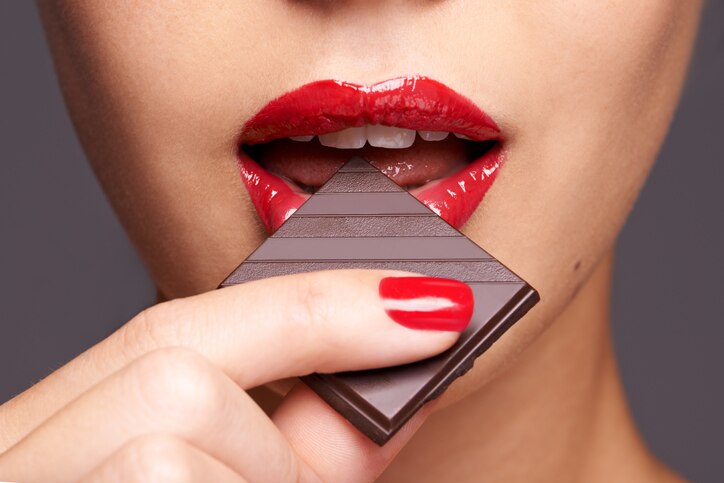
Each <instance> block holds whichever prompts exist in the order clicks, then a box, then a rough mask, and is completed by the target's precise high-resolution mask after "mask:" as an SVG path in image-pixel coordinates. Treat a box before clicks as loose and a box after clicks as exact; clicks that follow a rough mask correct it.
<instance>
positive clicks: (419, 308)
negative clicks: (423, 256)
mask: <svg viewBox="0 0 724 483" xmlns="http://www.w3.org/2000/svg"><path fill="white" fill-rule="evenodd" d="M380 297H381V298H382V306H383V307H384V308H385V312H387V315H389V316H390V318H391V319H392V320H394V321H395V322H397V323H398V324H401V325H404V326H405V327H409V328H411V329H428V330H449V331H456V332H461V331H463V330H465V327H467V326H468V324H469V323H470V318H471V317H472V316H473V305H474V298H473V291H472V290H471V289H470V287H468V286H467V285H466V284H464V283H462V282H459V281H457V280H451V279H447V278H434V277H387V278H383V279H382V280H381V281H380Z"/></svg>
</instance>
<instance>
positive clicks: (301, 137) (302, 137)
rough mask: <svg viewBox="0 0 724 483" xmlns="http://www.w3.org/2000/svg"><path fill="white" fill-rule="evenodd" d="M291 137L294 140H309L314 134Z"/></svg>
mask: <svg viewBox="0 0 724 483" xmlns="http://www.w3.org/2000/svg"><path fill="white" fill-rule="evenodd" d="M289 139H291V140H292V141H302V142H308V141H311V140H312V139H314V136H292V137H290V138H289Z"/></svg>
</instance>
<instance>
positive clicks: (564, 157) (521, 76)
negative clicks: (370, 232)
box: [457, 0, 697, 393]
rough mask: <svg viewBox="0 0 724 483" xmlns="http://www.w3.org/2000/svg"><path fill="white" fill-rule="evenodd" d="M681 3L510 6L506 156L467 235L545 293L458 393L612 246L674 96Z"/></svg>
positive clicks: (541, 320) (514, 347)
mask: <svg viewBox="0 0 724 483" xmlns="http://www.w3.org/2000/svg"><path fill="white" fill-rule="evenodd" d="M542 3H546V5H548V6H550V4H551V3H556V2H542ZM557 3H562V2H557ZM683 4H684V2H673V1H658V0H657V1H655V2H654V1H643V2H572V3H571V4H570V5H568V4H566V5H565V6H561V8H560V9H542V8H541V9H534V8H530V9H520V11H517V10H516V11H515V15H513V14H512V13H511V18H510V19H509V20H510V26H511V28H510V30H511V34H510V38H509V39H508V41H509V43H508V44H507V50H506V52H507V55H506V56H501V57H500V58H499V59H497V60H498V61H499V62H501V64H500V68H501V69H502V72H504V73H505V74H507V77H506V82H505V88H501V89H500V90H499V91H496V94H497V97H499V98H500V99H502V101H500V102H501V103H502V104H503V105H504V106H505V107H507V108H509V110H508V111H507V119H506V120H505V121H504V124H505V125H504V129H507V131H508V132H509V133H510V136H509V139H508V142H507V148H508V160H507V161H506V166H505V168H504V169H503V171H502V172H501V174H500V176H499V178H498V180H497V181H496V184H495V185H494V187H493V189H492V190H491V192H490V193H489V194H488V197H487V198H486V201H485V203H484V206H483V207H482V208H481V209H480V210H478V212H477V213H476V215H475V217H474V218H473V219H471V222H470V223H469V224H468V225H467V226H466V227H465V232H466V234H467V235H468V236H470V237H471V238H473V239H474V240H476V241H477V242H479V243H480V244H481V245H482V246H484V247H485V248H486V249H489V250H490V252H491V253H493V254H494V255H495V256H496V257H498V258H499V259H501V260H502V261H503V262H504V263H507V264H508V265H509V266H511V268H512V269H513V270H515V271H516V272H518V273H520V274H521V275H522V276H523V277H524V278H526V279H527V280H528V281H529V282H530V283H531V284H532V285H533V286H534V287H536V289H538V290H539V292H540V294H541V298H542V302H541V303H540V304H539V306H538V307H536V308H535V309H534V310H533V312H531V314H530V315H529V316H528V317H526V319H524V322H523V323H522V324H519V325H518V326H516V327H515V328H514V329H513V330H511V332H509V334H510V337H509V336H508V335H506V340H505V344H502V342H501V344H502V345H504V346H505V347H504V349H503V350H502V351H501V350H497V351H491V355H490V357H488V362H484V363H482V364H480V365H479V366H480V367H478V366H476V369H475V370H474V371H472V372H471V375H470V376H469V377H467V378H466V380H465V379H464V380H462V381H461V382H460V387H459V388H458V389H457V392H458V393H464V392H467V391H469V390H472V389H473V388H474V387H475V386H477V385H480V384H483V383H484V382H485V381H487V380H489V378H490V377H492V374H493V373H494V372H495V369H496V368H498V369H499V367H502V365H504V364H503V363H504V362H505V361H506V360H508V359H509V358H510V357H512V355H513V354H516V353H518V352H520V351H521V350H523V349H524V348H525V347H527V346H528V345H529V344H530V343H532V341H533V340H535V339H536V338H537V337H538V336H539V335H540V334H541V333H542V332H543V331H544V330H545V329H546V328H547V327H548V326H550V324H551V323H552V322H553V321H554V320H555V319H556V318H557V317H558V316H559V315H560V313H561V312H562V311H563V310H564V309H565V307H566V306H567V305H568V304H569V302H570V301H571V299H572V298H573V297H574V296H575V294H576V293H577V291H578V290H579V289H580V288H581V286H583V285H584V284H585V283H586V282H587V280H588V279H589V277H590V275H591V273H592V271H593V270H594V268H595V267H596V265H597V264H598V263H599V261H600V260H601V259H602V258H603V257H604V256H605V255H606V254H607V253H609V252H610V251H611V250H612V248H613V245H614V243H615V238H616V236H617V235H618V232H619V230H620V228H621V226H622V225H623V222H624V221H625V218H626V216H627V215H628V213H629V211H630V209H631V206H632V204H633V202H634V200H635V198H636V196H637V195H638V192H639V190H640V188H641V186H642V184H643V182H644V180H645V178H646V175H647V173H648V171H649V169H650V167H651V166H652V164H653V161H654V159H655V157H656V154H657V152H658V149H659V147H660V145H661V143H662V140H663V137H664V135H665V133H666V130H667V128H668V125H669V122H670V119H671V115H672V113H673V110H674V108H675V105H676V102H677V100H678V96H679V91H680V88H681V84H682V81H683V77H684V73H685V68H686V63H687V60H688V56H689V53H690V49H691V46H692V43H693V34H694V32H695V26H696V18H697V17H696V13H697V9H696V8H692V7H691V5H690V4H688V5H686V6H683ZM513 17H515V18H513ZM511 341H512V342H511ZM486 357H487V355H486ZM466 384H467V386H466Z"/></svg>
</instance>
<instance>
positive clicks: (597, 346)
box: [381, 254, 670, 482]
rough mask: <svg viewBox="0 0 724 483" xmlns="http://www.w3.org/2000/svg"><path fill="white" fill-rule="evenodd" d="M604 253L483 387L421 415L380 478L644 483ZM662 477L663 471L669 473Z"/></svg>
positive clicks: (644, 456)
mask: <svg viewBox="0 0 724 483" xmlns="http://www.w3.org/2000/svg"><path fill="white" fill-rule="evenodd" d="M612 266H613V255H612V254H611V255H609V256H608V257H606V258H605V259H604V260H603V261H602V262H601V264H600V265H599V266H598V267H597V268H596V270H595V272H594V274H593V275H592V276H591V278H590V279H589V281H588V282H587V283H586V284H585V285H584V286H583V287H582V288H581V290H580V291H579V292H578V294H577V295H576V296H575V298H574V299H573V300H572V301H571V303H570V304H569V305H568V307H567V308H566V309H565V311H564V312H563V313H562V314H561V315H560V316H559V317H558V319H557V320H556V321H555V322H554V323H553V324H552V325H551V326H550V327H549V328H548V330H547V331H546V332H545V333H544V334H542V335H541V336H540V337H539V338H538V339H537V340H536V341H535V342H534V343H533V344H532V345H531V346H530V347H529V348H527V349H526V351H525V352H524V353H523V354H521V356H520V357H519V359H518V360H517V361H516V362H515V363H514V364H513V365H512V366H511V367H510V368H508V369H507V370H506V371H505V372H504V373H503V374H501V375H500V376H499V377H497V378H496V379H494V380H493V381H491V382H490V383H489V384H487V385H486V386H484V387H483V388H482V389H480V390H478V391H477V392H476V393H473V394H471V395H469V396H467V397H465V398H464V399H463V400H462V401H460V402H458V403H455V404H453V405H451V406H449V407H446V408H444V409H441V410H439V411H438V412H436V413H435V414H434V415H433V416H431V417H430V419H429V420H428V422H426V423H425V425H424V426H423V428H422V429H421V430H420V431H419V432H418V433H417V434H416V436H415V438H413V440H412V441H411V442H410V444H408V445H407V446H406V447H405V449H404V450H403V451H402V453H401V454H400V455H399V456H398V458H397V459H396V460H395V461H394V462H393V465H392V466H391V467H390V468H389V470H388V472H387V473H385V475H384V476H383V478H382V480H381V481H480V479H481V477H483V478H484V479H485V480H486V481H589V482H597V481H649V480H652V481H654V479H658V481H661V479H662V478H664V477H666V476H667V474H666V471H665V470H664V469H663V467H661V466H660V465H659V464H658V463H657V462H656V461H655V460H654V458H652V457H651V456H650V454H649V453H648V451H647V449H646V447H645V445H644V444H643V443H642V441H641V439H640V437H639V436H638V433H637V431H636V428H635V426H634V424H633V422H632V419H631V417H630V414H629V411H628V408H627V405H626V400H625V397H624V394H623V390H622V387H621V383H620V379H619V375H618V370H617V367H616V362H615V357H614V350H613V346H612V341H611V333H610V324H609V300H610V286H611V277H612ZM669 476H670V475H669Z"/></svg>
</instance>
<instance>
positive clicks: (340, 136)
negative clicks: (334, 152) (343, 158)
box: [319, 126, 367, 149]
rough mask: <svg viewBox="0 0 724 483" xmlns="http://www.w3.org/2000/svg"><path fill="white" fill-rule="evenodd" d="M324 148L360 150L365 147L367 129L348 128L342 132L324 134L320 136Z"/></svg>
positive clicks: (361, 127)
mask: <svg viewBox="0 0 724 483" xmlns="http://www.w3.org/2000/svg"><path fill="white" fill-rule="evenodd" d="M319 142H320V144H321V145H322V146H327V147H330V148H338V149H359V148H361V147H362V146H364V145H365V143H366V142H367V138H366V137H365V127H364V126H360V127H348V128H347V129H343V130H341V131H337V132H332V133H329V134H322V135H320V136H319Z"/></svg>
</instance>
